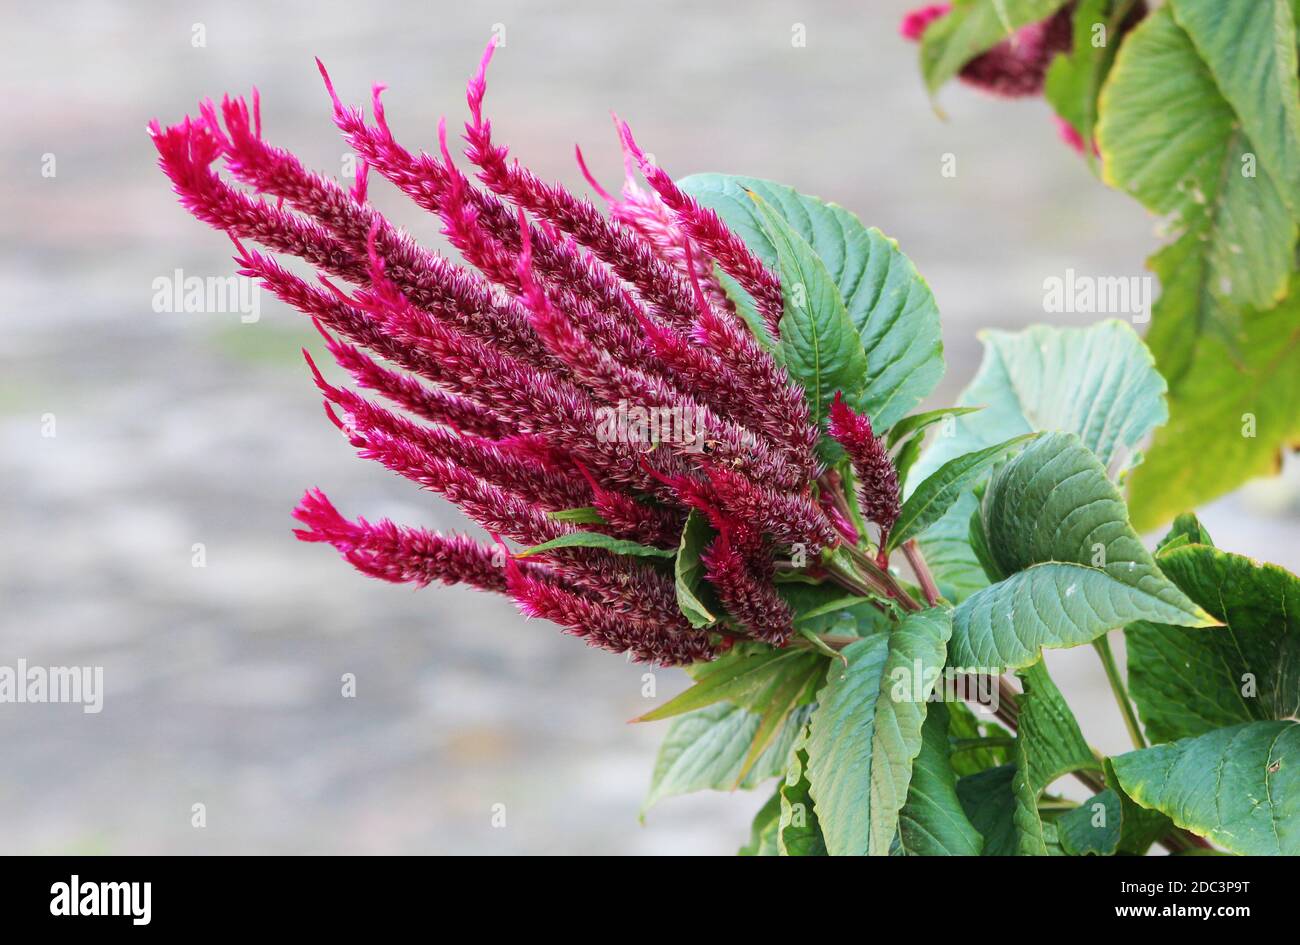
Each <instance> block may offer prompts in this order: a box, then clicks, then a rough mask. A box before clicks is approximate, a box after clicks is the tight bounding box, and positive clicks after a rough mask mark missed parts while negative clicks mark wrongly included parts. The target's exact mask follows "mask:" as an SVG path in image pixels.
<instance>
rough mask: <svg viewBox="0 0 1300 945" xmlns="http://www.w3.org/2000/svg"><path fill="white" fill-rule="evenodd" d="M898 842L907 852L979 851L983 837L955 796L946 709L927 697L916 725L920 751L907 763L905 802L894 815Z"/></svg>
mask: <svg viewBox="0 0 1300 945" xmlns="http://www.w3.org/2000/svg"><path fill="white" fill-rule="evenodd" d="M898 833H899V845H900V846H901V848H902V852H903V853H905V854H907V855H908V856H979V854H980V850H981V849H982V848H983V846H984V838H983V837H981V836H980V835H979V831H978V830H976V829H975V827H974V826H972V824H971V822H970V820H969V818H967V816H966V812H965V811H964V810H963V809H962V806H961V801H960V800H958V798H957V776H956V774H954V773H953V769H952V761H951V759H950V749H949V745H948V709H947V706H946V705H945V703H942V702H933V703H931V704H930V707H929V711H928V712H927V713H926V716H925V724H924V725H923V726H922V727H921V753H920V754H918V755H917V756H916V761H915V762H914V763H913V764H912V783H911V785H909V786H908V789H907V802H906V803H905V804H904V805H903V809H902V811H901V812H900V813H899V817H898Z"/></svg>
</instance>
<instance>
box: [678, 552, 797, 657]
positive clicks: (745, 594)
mask: <svg viewBox="0 0 1300 945" xmlns="http://www.w3.org/2000/svg"><path fill="white" fill-rule="evenodd" d="M700 561H701V562H702V563H703V564H704V573H705V576H706V577H707V578H708V580H709V583H710V584H712V585H713V587H714V588H715V589H716V590H717V592H718V597H719V598H720V599H721V600H722V603H723V604H724V605H726V608H727V612H728V613H730V614H731V615H732V616H733V617H734V618H735V619H736V621H737V622H738V623H739V624H740V625H741V626H742V627H743V628H744V629H745V630H746V631H747V632H748V633H750V634H751V635H753V636H754V637H756V638H758V639H760V640H763V641H765V642H767V643H771V644H773V645H774V646H784V645H785V643H786V641H787V640H789V638H790V636H791V635H792V634H793V633H794V615H793V614H792V613H791V611H790V607H789V605H788V604H786V602H785V601H784V600H782V599H781V596H780V595H779V594H777V592H776V587H775V586H774V585H773V583H772V575H771V573H770V562H769V573H766V574H760V573H755V570H754V569H753V568H752V567H751V564H750V562H749V560H747V559H746V557H745V556H744V555H742V554H741V552H740V550H739V548H738V547H737V545H736V543H735V542H733V540H732V532H731V530H730V529H729V528H723V529H722V530H721V531H719V532H718V535H717V537H715V538H714V539H713V541H712V543H711V544H710V545H709V547H708V548H706V549H705V550H704V551H703V552H702V553H701V554H700Z"/></svg>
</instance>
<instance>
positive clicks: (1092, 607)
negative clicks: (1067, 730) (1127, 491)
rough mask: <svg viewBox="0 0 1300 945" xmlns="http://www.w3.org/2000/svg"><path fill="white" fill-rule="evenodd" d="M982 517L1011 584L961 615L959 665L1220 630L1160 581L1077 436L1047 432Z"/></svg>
mask: <svg viewBox="0 0 1300 945" xmlns="http://www.w3.org/2000/svg"><path fill="white" fill-rule="evenodd" d="M982 516H983V518H982V520H983V524H984V533H985V535H986V536H987V539H988V549H989V553H990V554H991V555H992V557H993V559H994V562H995V563H996V564H997V566H998V568H999V570H1000V571H1001V572H1002V573H1004V574H1009V575H1010V577H1008V578H1007V579H1006V580H1004V581H1000V582H998V583H997V584H994V585H992V586H990V587H987V588H984V589H983V590H981V591H978V592H976V593H975V594H974V595H972V596H971V597H968V598H967V599H966V600H965V601H963V602H962V603H961V604H960V605H959V606H958V607H957V610H956V611H955V613H954V615H953V640H952V647H951V652H952V660H951V662H952V664H953V665H955V666H963V667H970V668H976V667H978V668H979V669H980V671H981V672H996V671H1000V668H1004V667H1005V668H1013V669H1014V668H1020V667H1024V666H1029V665H1030V664H1031V663H1034V662H1036V661H1037V660H1038V658H1039V653H1040V651H1041V649H1042V648H1043V647H1053V648H1054V647H1068V646H1077V645H1079V644H1081V643H1088V642H1091V641H1092V640H1094V639H1096V638H1097V637H1099V636H1101V635H1102V634H1103V633H1105V632H1106V631H1107V630H1110V629H1112V628H1114V627H1119V626H1122V625H1123V624H1126V623H1130V622H1132V621H1133V620H1134V619H1147V620H1156V621H1159V622H1161V623H1169V624H1175V625H1178V626H1190V627H1206V626H1213V625H1215V624H1216V621H1215V620H1214V618H1213V617H1211V616H1210V615H1209V614H1207V613H1206V612H1205V611H1204V610H1202V609H1201V608H1200V607H1199V606H1197V605H1196V604H1195V603H1194V602H1192V601H1191V600H1189V599H1188V598H1187V596H1186V595H1185V594H1183V592H1182V591H1180V590H1179V589H1178V588H1177V587H1176V586H1175V585H1174V584H1173V583H1172V582H1171V581H1169V579H1168V578H1166V577H1165V576H1164V575H1163V574H1161V573H1160V569H1159V568H1158V567H1157V566H1156V563H1155V561H1154V559H1153V558H1152V557H1151V554H1150V553H1149V552H1148V551H1147V550H1146V548H1144V547H1143V545H1142V542H1141V540H1140V539H1139V538H1138V536H1137V534H1136V533H1135V532H1134V531H1133V529H1132V527H1131V526H1130V525H1129V524H1128V517H1127V512H1126V510H1125V508H1124V502H1123V500H1122V499H1121V498H1120V495H1119V493H1118V492H1117V491H1116V489H1115V486H1114V484H1113V483H1111V481H1110V480H1109V479H1108V478H1107V477H1106V471H1105V469H1103V468H1102V466H1101V463H1100V462H1098V460H1097V457H1096V456H1094V455H1093V454H1092V453H1091V452H1090V451H1089V450H1088V449H1086V448H1085V447H1084V446H1083V445H1082V444H1081V443H1080V442H1079V438H1078V437H1076V436H1074V435H1073V434H1069V433H1045V434H1043V435H1042V436H1041V437H1039V438H1038V439H1037V440H1035V441H1034V442H1033V443H1031V444H1030V445H1029V446H1028V447H1026V448H1025V449H1024V450H1023V451H1022V452H1021V453H1020V454H1018V455H1017V456H1015V457H1014V458H1012V459H1011V461H1010V462H1008V463H1007V464H1006V465H1005V466H1003V467H1002V468H1001V469H1000V470H999V471H998V472H997V473H995V474H994V477H993V479H992V481H991V482H990V483H989V487H988V492H987V494H986V495H985V497H984V505H983V510H982ZM1133 615H1142V616H1137V617H1135V616H1133Z"/></svg>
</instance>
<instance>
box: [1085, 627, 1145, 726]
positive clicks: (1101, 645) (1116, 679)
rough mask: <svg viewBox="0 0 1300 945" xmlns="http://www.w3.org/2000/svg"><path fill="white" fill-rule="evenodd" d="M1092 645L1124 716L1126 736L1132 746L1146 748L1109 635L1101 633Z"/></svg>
mask: <svg viewBox="0 0 1300 945" xmlns="http://www.w3.org/2000/svg"><path fill="white" fill-rule="evenodd" d="M1092 645H1093V648H1094V649H1096V651H1097V655H1098V656H1100V657H1101V665H1102V666H1103V667H1104V668H1105V670H1106V680H1107V681H1108V682H1109V683H1110V691H1111V692H1113V693H1114V694H1115V702H1116V703H1117V704H1118V705H1119V711H1120V714H1121V715H1123V716H1124V726H1125V728H1127V729H1128V737H1129V738H1131V739H1132V740H1133V747H1134V748H1146V747H1147V740H1146V738H1144V737H1143V735H1142V726H1141V725H1139V724H1138V717H1137V711H1136V710H1135V709H1134V708H1133V700H1131V699H1130V698H1129V695H1128V690H1127V689H1125V688H1124V680H1123V678H1122V677H1121V676H1120V674H1119V666H1117V665H1116V663H1115V654H1114V653H1112V652H1111V649H1110V637H1109V636H1107V635H1106V634H1102V635H1101V636H1099V637H1098V638H1097V639H1095V640H1093V641H1092Z"/></svg>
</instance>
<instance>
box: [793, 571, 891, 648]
mask: <svg viewBox="0 0 1300 945" xmlns="http://www.w3.org/2000/svg"><path fill="white" fill-rule="evenodd" d="M777 593H779V594H780V595H781V597H782V599H783V600H784V601H785V602H786V603H787V604H789V605H790V610H791V611H793V613H794V622H795V625H796V626H797V627H798V628H799V629H800V630H812V631H813V632H815V633H831V634H841V635H850V636H859V637H861V636H866V635H867V634H870V633H879V632H881V631H884V630H888V629H889V627H890V621H889V618H888V617H887V616H886V615H885V614H884V613H882V612H881V610H880V609H879V608H878V606H877V605H876V604H874V603H873V602H872V601H870V600H868V599H867V598H865V597H852V598H850V597H849V596H847V595H845V593H844V590H843V588H841V587H840V586H839V585H837V584H779V585H777Z"/></svg>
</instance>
